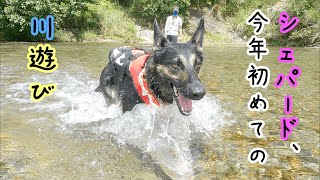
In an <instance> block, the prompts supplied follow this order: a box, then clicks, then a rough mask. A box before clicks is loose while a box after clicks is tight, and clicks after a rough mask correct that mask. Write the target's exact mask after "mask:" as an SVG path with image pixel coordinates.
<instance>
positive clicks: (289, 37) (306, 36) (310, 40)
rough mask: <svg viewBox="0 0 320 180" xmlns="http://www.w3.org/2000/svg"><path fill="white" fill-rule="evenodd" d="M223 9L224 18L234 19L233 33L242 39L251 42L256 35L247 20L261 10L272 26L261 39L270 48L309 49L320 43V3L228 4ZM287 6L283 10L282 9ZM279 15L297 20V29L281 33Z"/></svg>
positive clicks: (250, 0)
mask: <svg viewBox="0 0 320 180" xmlns="http://www.w3.org/2000/svg"><path fill="white" fill-rule="evenodd" d="M226 2H227V3H226V4H225V5H224V6H223V9H222V11H223V15H224V16H229V17H230V16H231V18H230V20H231V23H232V24H233V28H234V31H237V32H240V34H241V35H242V36H243V37H247V38H250V36H252V35H253V27H252V26H248V25H247V24H246V23H245V20H246V18H247V17H249V16H250V14H251V13H252V12H253V11H254V10H255V9H258V8H259V9H260V10H262V11H263V12H264V14H266V16H268V17H269V18H270V19H271V23H270V24H269V25H267V26H266V27H265V30H264V31H263V34H262V35H261V36H263V37H265V38H266V40H267V42H268V44H272V45H278V46H284V45H289V46H308V45H312V44H315V43H317V42H320V34H319V29H320V21H319V18H320V11H319V9H320V3H319V2H317V1H316V0H290V1H283V2H279V1H278V0H265V1H260V0H246V1H243V0H229V1H226ZM281 4H282V5H284V6H283V7H285V8H284V9H282V10H280V7H279V6H281ZM280 11H287V12H288V13H289V14H290V16H297V17H299V19H300V22H299V24H298V26H297V27H295V29H294V30H293V31H291V32H289V33H287V34H285V35H282V34H281V33H280V32H279V24H278V23H277V20H278V19H279V14H280Z"/></svg>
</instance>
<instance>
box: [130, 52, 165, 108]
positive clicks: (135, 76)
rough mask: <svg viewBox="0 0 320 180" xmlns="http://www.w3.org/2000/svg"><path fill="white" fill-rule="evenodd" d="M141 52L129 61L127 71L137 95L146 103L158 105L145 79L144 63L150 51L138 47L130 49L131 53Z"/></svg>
mask: <svg viewBox="0 0 320 180" xmlns="http://www.w3.org/2000/svg"><path fill="white" fill-rule="evenodd" d="M138 54H142V55H140V56H139V57H137V58H136V59H135V60H133V61H131V62H130V65H129V71H130V73H131V77H132V80H133V83H134V86H135V88H136V90H137V91H138V94H139V96H140V97H141V99H142V100H143V101H144V103H146V104H148V105H149V104H150V103H153V104H156V105H157V106H160V103H159V101H158V100H157V98H156V97H155V96H154V94H153V93H152V92H151V91H150V89H149V86H148V83H147V81H146V79H145V68H144V66H145V64H146V62H147V60H148V59H149V57H150V56H151V53H145V51H143V50H139V49H132V55H133V56H135V55H138Z"/></svg>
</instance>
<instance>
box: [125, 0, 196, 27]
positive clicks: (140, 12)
mask: <svg viewBox="0 0 320 180" xmlns="http://www.w3.org/2000/svg"><path fill="white" fill-rule="evenodd" d="M190 5H191V3H190V0H167V1H159V0H132V4H131V6H130V12H131V14H132V15H133V16H135V17H137V18H140V19H141V20H143V22H144V23H151V22H153V20H154V18H157V19H158V20H159V21H160V24H163V22H164V21H165V19H166V17H167V16H168V15H171V14H172V10H173V6H179V14H180V15H181V16H182V17H183V16H185V15H187V10H188V7H189V6H190Z"/></svg>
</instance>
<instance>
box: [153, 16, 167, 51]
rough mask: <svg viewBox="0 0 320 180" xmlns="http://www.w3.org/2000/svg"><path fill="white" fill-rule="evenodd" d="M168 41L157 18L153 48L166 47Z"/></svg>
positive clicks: (155, 20) (154, 27) (154, 26)
mask: <svg viewBox="0 0 320 180" xmlns="http://www.w3.org/2000/svg"><path fill="white" fill-rule="evenodd" d="M167 43H168V40H167V39H166V38H165V37H164V36H163V34H162V32H161V31H160V28H159V25H158V22H157V19H154V25H153V50H158V49H161V48H162V47H165V46H166V44H167Z"/></svg>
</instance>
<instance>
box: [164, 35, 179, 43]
mask: <svg viewBox="0 0 320 180" xmlns="http://www.w3.org/2000/svg"><path fill="white" fill-rule="evenodd" d="M167 39H168V41H169V42H174V43H176V42H178V36H171V35H167Z"/></svg>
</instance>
